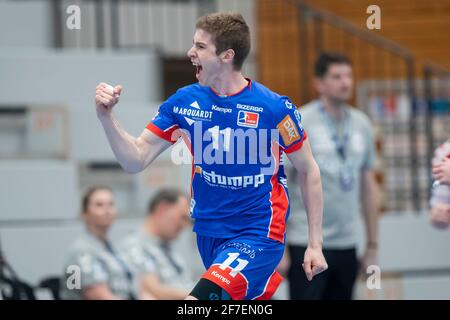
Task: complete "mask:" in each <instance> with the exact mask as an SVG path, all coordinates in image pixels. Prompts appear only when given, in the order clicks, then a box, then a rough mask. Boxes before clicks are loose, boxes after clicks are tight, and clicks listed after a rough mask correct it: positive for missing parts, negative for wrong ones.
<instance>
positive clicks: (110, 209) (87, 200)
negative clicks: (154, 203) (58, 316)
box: [61, 186, 139, 300]
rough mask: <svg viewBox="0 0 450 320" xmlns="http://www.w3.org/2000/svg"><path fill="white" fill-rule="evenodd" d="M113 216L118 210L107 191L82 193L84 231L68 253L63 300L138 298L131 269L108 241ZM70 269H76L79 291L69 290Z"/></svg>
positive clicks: (113, 219) (114, 217) (109, 191)
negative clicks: (77, 271) (68, 271)
mask: <svg viewBox="0 0 450 320" xmlns="http://www.w3.org/2000/svg"><path fill="white" fill-rule="evenodd" d="M116 216H117V208H116V204H115V202H114V196H113V193H112V190H111V189H110V188H108V187H104V186H98V187H92V188H91V189H89V190H88V191H87V192H86V193H85V195H84V196H83V200H82V213H81V218H82V220H83V222H84V225H85V227H86V229H85V232H84V233H83V234H81V235H80V236H79V237H78V239H77V240H75V241H74V243H73V244H72V245H71V246H70V248H69V250H68V252H67V258H66V263H65V268H64V277H63V281H62V284H61V285H62V291H61V297H62V299H74V300H75V299H76V300H78V299H88V300H119V299H137V298H138V296H139V293H138V286H137V282H136V279H135V276H134V274H133V272H132V270H131V268H130V267H129V266H128V265H127V264H126V262H125V260H124V259H123V257H121V256H120V254H119V253H118V251H117V250H116V248H114V247H113V245H112V244H111V242H110V241H109V239H108V231H109V230H110V228H111V226H112V224H113V223H114V221H115V219H116ZM73 266H75V267H77V268H79V274H80V279H79V280H80V281H79V284H80V287H79V288H76V287H75V288H72V286H71V285H70V284H69V282H70V281H71V280H73V279H69V277H70V276H71V273H67V270H68V268H69V267H73ZM74 275H75V276H77V273H76V272H74ZM73 283H74V284H75V283H76V281H74V282H73Z"/></svg>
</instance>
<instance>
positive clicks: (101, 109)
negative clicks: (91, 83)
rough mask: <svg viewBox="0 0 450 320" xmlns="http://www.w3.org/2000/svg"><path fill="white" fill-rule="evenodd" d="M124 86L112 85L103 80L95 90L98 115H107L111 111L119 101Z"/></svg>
mask: <svg viewBox="0 0 450 320" xmlns="http://www.w3.org/2000/svg"><path fill="white" fill-rule="evenodd" d="M121 92H122V86H115V87H113V86H111V85H109V84H107V83H104V82H101V83H100V84H99V85H98V86H97V87H96V91H95V105H96V110H97V115H98V116H106V115H109V114H110V113H111V110H112V108H113V107H114V106H115V105H116V103H117V102H119V97H120V94H121Z"/></svg>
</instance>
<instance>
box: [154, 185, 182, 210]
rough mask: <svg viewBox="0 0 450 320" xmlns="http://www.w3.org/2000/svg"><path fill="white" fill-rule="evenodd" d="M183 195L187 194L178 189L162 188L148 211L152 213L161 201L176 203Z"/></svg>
mask: <svg viewBox="0 0 450 320" xmlns="http://www.w3.org/2000/svg"><path fill="white" fill-rule="evenodd" d="M181 197H186V198H187V196H186V194H185V193H184V192H182V191H181V190H178V189H162V190H160V191H158V192H157V193H156V194H155V195H154V196H153V198H152V199H151V200H150V202H149V204H148V209H147V213H148V214H152V213H153V212H155V210H156V208H158V206H159V205H160V204H161V203H168V204H175V203H177V202H178V200H179V199H180V198H181Z"/></svg>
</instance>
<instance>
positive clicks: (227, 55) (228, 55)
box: [220, 49, 235, 63]
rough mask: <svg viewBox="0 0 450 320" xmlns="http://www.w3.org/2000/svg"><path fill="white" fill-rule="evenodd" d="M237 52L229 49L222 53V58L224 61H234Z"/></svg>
mask: <svg viewBox="0 0 450 320" xmlns="http://www.w3.org/2000/svg"><path fill="white" fill-rule="evenodd" d="M234 55H235V52H234V50H233V49H227V50H225V51H223V52H222V53H221V54H220V59H221V60H222V61H223V62H224V63H233V59H234Z"/></svg>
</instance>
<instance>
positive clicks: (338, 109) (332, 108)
mask: <svg viewBox="0 0 450 320" xmlns="http://www.w3.org/2000/svg"><path fill="white" fill-rule="evenodd" d="M320 101H321V103H322V105H323V107H324V109H325V112H326V113H328V114H329V115H330V116H331V118H332V119H333V120H335V121H341V120H343V119H344V116H345V103H342V102H339V101H335V100H333V99H330V98H328V97H326V96H322V97H321V98H320Z"/></svg>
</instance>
